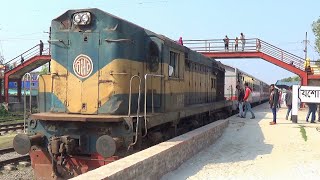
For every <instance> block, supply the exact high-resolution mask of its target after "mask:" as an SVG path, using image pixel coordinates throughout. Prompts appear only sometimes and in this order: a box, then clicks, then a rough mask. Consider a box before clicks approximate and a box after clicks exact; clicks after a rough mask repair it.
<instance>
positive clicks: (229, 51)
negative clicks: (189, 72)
mask: <svg viewBox="0 0 320 180" xmlns="http://www.w3.org/2000/svg"><path fill="white" fill-rule="evenodd" d="M238 42H239V43H238V47H237V46H236V43H235V39H229V43H228V48H226V47H225V43H224V41H223V39H206V40H184V41H183V43H184V45H185V46H187V47H189V48H190V49H192V50H194V51H197V52H200V53H202V54H203V55H205V56H207V57H210V58H214V59H228V58H230V59H231V58H233V59H236V58H261V59H264V60H266V61H268V62H270V63H272V64H275V65H276V66H279V67H282V68H284V69H286V70H288V71H290V72H292V73H294V74H297V75H298V76H299V77H300V78H301V85H308V80H310V79H318V80H320V73H317V72H319V67H315V66H313V69H308V71H306V70H305V67H304V62H305V60H304V59H303V58H301V57H299V56H296V55H294V54H292V53H289V52H287V51H285V50H283V49H280V48H278V47H276V46H273V45H271V44H269V43H267V42H265V41H262V40H261V39H257V38H255V39H245V43H243V44H242V43H241V40H240V39H239V41H238Z"/></svg>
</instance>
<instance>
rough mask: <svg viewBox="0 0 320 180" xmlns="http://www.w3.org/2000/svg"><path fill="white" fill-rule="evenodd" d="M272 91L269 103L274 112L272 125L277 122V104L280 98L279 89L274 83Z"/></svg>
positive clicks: (271, 86)
mask: <svg viewBox="0 0 320 180" xmlns="http://www.w3.org/2000/svg"><path fill="white" fill-rule="evenodd" d="M270 91H271V92H270V98H269V104H270V108H271V110H272V114H273V121H272V122H270V125H275V124H277V105H278V100H279V93H278V89H276V88H274V84H271V85H270Z"/></svg>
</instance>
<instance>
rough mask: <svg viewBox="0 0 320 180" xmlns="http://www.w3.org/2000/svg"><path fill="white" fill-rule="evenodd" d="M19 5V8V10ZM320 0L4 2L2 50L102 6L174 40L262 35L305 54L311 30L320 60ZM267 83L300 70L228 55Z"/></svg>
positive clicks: (7, 54) (22, 46)
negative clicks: (317, 28)
mask: <svg viewBox="0 0 320 180" xmlns="http://www.w3.org/2000/svg"><path fill="white" fill-rule="evenodd" d="M13 7H14V8H13ZM319 7H320V1H316V0H305V1H301V0H281V1H280V0H260V1H259V0H242V1H236V0H229V1H218V0H197V1H191V0H90V1H88V0H87V1H85V0H68V1H66V0H46V1H40V0H38V1H37V0H28V1H23V0H10V1H6V3H2V4H1V11H0V15H1V17H2V20H1V21H0V53H1V54H2V55H3V56H4V58H5V61H9V60H10V59H12V58H14V57H16V56H18V55H19V54H21V53H22V52H24V51H26V50H28V49H29V48H31V47H33V46H34V45H36V44H38V43H39V40H40V39H42V40H45V41H47V40H48V33H46V32H48V31H49V27H50V24H51V20H52V19H54V18H56V17H58V16H59V15H61V14H62V13H64V12H65V11H67V10H68V9H79V8H99V9H101V10H104V11H106V12H108V13H111V14H113V15H116V16H118V17H121V18H123V19H126V20H128V21H130V22H132V23H134V24H137V25H139V26H142V27H144V28H146V29H148V30H151V31H153V32H155V33H158V34H163V35H165V36H167V37H169V38H171V39H173V40H178V39H179V37H180V36H181V37H183V39H222V38H224V36H225V35H228V37H229V38H235V37H237V36H238V37H239V36H240V32H243V33H244V34H245V35H246V38H260V39H262V40H263V41H266V42H268V43H270V44H272V45H275V46H277V47H279V48H281V49H284V50H286V51H289V52H290V53H293V54H295V55H298V56H300V57H304V52H303V49H304V44H303V43H302V41H303V40H304V39H305V33H306V32H307V33H308V40H309V42H310V43H309V45H308V57H310V58H311V59H312V60H314V59H318V58H319V55H318V53H316V52H315V49H314V41H315V37H314V34H313V32H312V27H311V24H312V22H313V21H316V20H317V19H318V18H319V17H320V13H319V10H318V9H319ZM221 61H222V62H223V63H225V64H228V65H232V66H234V67H238V68H240V69H242V70H244V71H246V72H247V73H249V74H251V75H253V76H255V77H257V78H258V79H260V80H263V81H265V82H267V83H275V82H276V80H279V79H282V78H286V77H290V76H294V74H292V73H290V72H288V71H286V70H284V69H282V68H280V67H277V66H275V65H273V64H271V63H268V62H266V61H264V60H261V59H228V60H221Z"/></svg>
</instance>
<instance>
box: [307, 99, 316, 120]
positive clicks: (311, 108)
mask: <svg viewBox="0 0 320 180" xmlns="http://www.w3.org/2000/svg"><path fill="white" fill-rule="evenodd" d="M307 105H308V107H309V111H308V114H307V117H306V122H309V116H310V114H311V121H310V123H316V122H315V120H316V112H317V104H316V103H307Z"/></svg>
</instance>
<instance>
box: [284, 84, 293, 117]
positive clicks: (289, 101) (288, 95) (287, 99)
mask: <svg viewBox="0 0 320 180" xmlns="http://www.w3.org/2000/svg"><path fill="white" fill-rule="evenodd" d="M285 102H286V105H287V108H288V111H287V115H286V120H288V117H289V114H290V112H291V110H292V86H290V87H289V88H288V90H287V92H286V96H285ZM290 120H291V116H290Z"/></svg>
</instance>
